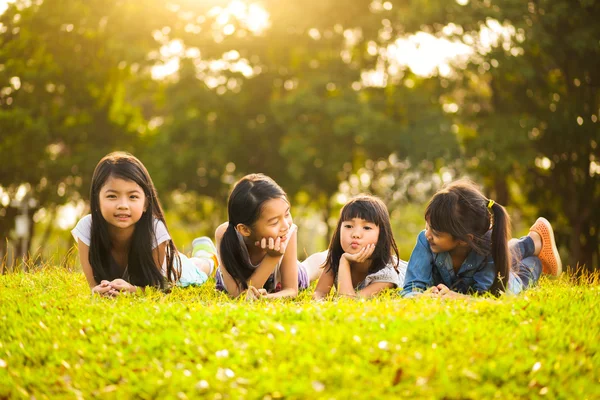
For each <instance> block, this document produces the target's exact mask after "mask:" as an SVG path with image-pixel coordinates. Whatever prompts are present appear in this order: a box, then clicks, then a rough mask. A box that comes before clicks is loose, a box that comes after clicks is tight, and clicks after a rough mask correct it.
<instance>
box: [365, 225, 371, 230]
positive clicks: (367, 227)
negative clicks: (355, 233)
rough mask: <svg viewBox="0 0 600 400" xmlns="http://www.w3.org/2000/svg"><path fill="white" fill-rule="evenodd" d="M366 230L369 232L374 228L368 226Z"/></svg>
mask: <svg viewBox="0 0 600 400" xmlns="http://www.w3.org/2000/svg"><path fill="white" fill-rule="evenodd" d="M364 229H365V230H367V231H368V230H371V229H373V228H372V227H370V226H368V225H367V226H365V227H364Z"/></svg>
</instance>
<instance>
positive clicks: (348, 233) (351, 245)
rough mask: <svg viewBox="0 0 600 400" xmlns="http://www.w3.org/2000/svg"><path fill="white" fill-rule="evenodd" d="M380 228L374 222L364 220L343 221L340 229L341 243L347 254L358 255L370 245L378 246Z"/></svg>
mask: <svg viewBox="0 0 600 400" xmlns="http://www.w3.org/2000/svg"><path fill="white" fill-rule="evenodd" d="M378 239H379V227H378V226H377V225H375V223H373V222H369V221H365V220H364V219H362V218H352V219H351V220H349V221H342V225H341V227H340V242H341V245H342V250H344V252H345V253H349V254H354V253H358V252H359V251H360V249H362V248H363V247H365V246H366V245H368V244H377V240H378Z"/></svg>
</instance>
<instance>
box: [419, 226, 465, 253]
mask: <svg viewBox="0 0 600 400" xmlns="http://www.w3.org/2000/svg"><path fill="white" fill-rule="evenodd" d="M425 237H426V238H427V241H428V242H429V247H431V251H432V252H434V253H446V252H449V251H452V250H454V249H456V248H457V247H458V246H459V245H460V244H461V241H460V240H458V239H455V238H454V237H453V236H452V235H451V234H449V233H447V232H438V231H436V230H433V229H432V228H431V227H430V226H429V223H425Z"/></svg>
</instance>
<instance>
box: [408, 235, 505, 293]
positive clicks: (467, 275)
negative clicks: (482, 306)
mask: <svg viewBox="0 0 600 400" xmlns="http://www.w3.org/2000/svg"><path fill="white" fill-rule="evenodd" d="M495 276H496V267H495V265H494V260H493V258H492V256H491V255H487V256H484V255H481V254H477V253H476V252H474V251H471V252H470V253H469V255H468V256H467V258H466V260H465V261H464V262H463V264H462V265H461V266H460V269H459V270H458V273H455V272H454V268H453V267H452V257H451V256H450V253H447V252H446V253H437V254H436V253H434V252H432V251H431V247H430V246H429V242H428V241H427V238H426V237H425V231H422V232H421V233H419V236H418V237H417V244H416V245H415V248H414V249H413V252H412V254H411V255H410V260H408V267H407V270H406V279H405V281H404V290H402V293H401V294H402V297H412V296H415V295H417V294H418V293H419V292H422V291H425V290H427V289H428V288H430V287H432V286H435V285H438V284H440V283H443V284H444V285H446V286H448V287H449V288H450V289H451V290H454V291H456V292H459V293H484V292H487V291H489V289H490V287H491V286H492V284H493V283H494V278H495Z"/></svg>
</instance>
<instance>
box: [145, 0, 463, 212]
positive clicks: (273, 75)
mask: <svg viewBox="0 0 600 400" xmlns="http://www.w3.org/2000/svg"><path fill="white" fill-rule="evenodd" d="M371 3H372V2H371V1H356V2H352V3H347V2H341V1H337V0H330V1H313V0H311V1H308V2H303V3H290V4H285V5H282V4H281V3H280V2H273V1H265V2H259V3H258V4H260V5H261V6H263V7H264V10H266V11H268V15H269V18H266V17H265V18H264V20H263V26H262V27H261V26H258V27H257V26H253V24H252V23H253V21H254V22H256V20H257V19H259V20H260V18H258V17H260V16H261V15H262V14H260V12H261V11H260V10H262V9H256V8H254V9H253V8H252V7H253V5H250V6H248V5H246V4H245V3H241V2H234V3H231V4H230V5H229V6H227V7H221V8H211V7H212V5H211V6H206V5H205V4H203V3H202V4H201V3H185V4H184V3H182V4H181V7H179V8H177V9H176V10H175V11H174V12H175V13H177V14H178V15H179V16H180V17H181V18H180V20H179V23H178V24H175V26H174V27H173V29H172V30H170V31H169V33H168V38H165V39H164V42H165V43H168V42H171V43H175V42H177V41H179V40H181V42H182V43H183V46H184V47H185V48H186V49H188V51H190V54H191V56H190V57H188V58H187V59H186V58H184V59H183V60H181V63H180V70H179V72H178V73H177V74H175V75H174V76H173V77H172V79H171V82H167V83H165V85H164V91H163V92H162V94H161V100H160V101H159V103H160V104H161V107H160V108H159V109H157V110H156V112H157V116H158V118H159V119H160V121H161V122H162V125H161V126H160V127H159V128H157V134H156V139H157V140H156V142H154V143H155V150H154V152H155V153H156V154H159V153H160V152H161V149H162V148H164V145H165V144H166V143H171V144H174V143H175V145H176V146H178V149H179V151H178V152H177V157H176V159H175V158H174V159H172V160H166V159H165V158H164V157H163V160H162V163H163V164H164V165H165V167H164V168H158V169H162V170H163V171H164V173H165V174H170V173H172V171H177V172H176V173H175V176H177V179H176V180H173V179H171V181H172V182H171V183H172V185H171V186H170V187H172V188H173V187H179V188H187V189H188V190H190V189H192V190H195V191H198V192H199V193H206V194H211V193H212V194H214V195H216V194H217V193H218V194H219V195H221V194H222V193H223V192H224V190H222V189H220V188H219V183H220V182H222V183H225V184H227V185H229V184H230V183H232V181H233V175H235V176H238V177H239V176H240V175H243V174H246V173H250V172H264V173H266V174H268V175H270V176H272V177H273V178H274V179H275V180H276V181H277V182H279V183H280V184H281V185H282V186H283V187H284V188H285V189H286V190H287V191H288V193H289V194H290V195H292V196H295V195H296V194H301V195H300V197H299V198H300V199H304V200H305V201H307V202H309V203H312V204H313V205H314V206H315V207H317V208H318V209H319V210H322V211H323V215H324V217H325V219H326V218H327V217H328V216H329V204H330V198H331V196H332V195H333V194H334V193H335V192H336V191H337V189H338V185H339V183H340V182H341V181H342V180H343V179H345V178H346V177H347V176H348V175H349V174H350V173H351V172H353V171H355V170H356V169H357V168H359V167H360V166H361V165H362V164H363V163H364V161H365V160H366V159H378V158H387V157H388V156H389V155H390V154H391V153H398V154H399V155H400V156H401V157H403V158H409V159H414V160H415V162H418V161H420V160H422V159H423V158H428V159H430V160H432V161H435V164H437V165H438V166H440V165H443V164H444V163H445V160H446V159H453V158H455V157H458V155H459V149H458V142H457V141H456V138H455V135H454V134H453V133H452V132H451V123H450V119H449V118H448V117H447V116H446V115H445V114H444V113H443V112H442V110H441V108H440V105H439V96H440V94H441V93H442V88H441V86H440V84H439V82H438V81H437V80H436V79H427V80H423V79H421V78H418V77H416V76H414V75H411V79H412V86H411V87H410V88H409V87H408V86H404V85H396V86H391V85H390V86H389V87H387V88H386V87H385V86H386V85H385V82H375V83H373V84H370V83H368V82H365V80H364V79H363V76H364V74H365V72H369V71H370V72H371V73H372V74H373V75H376V76H380V77H383V74H381V73H380V72H378V70H377V68H378V63H379V58H378V56H377V53H373V50H372V49H373V46H374V45H373V43H375V42H374V41H377V40H379V39H378V37H379V35H380V30H381V29H382V18H383V16H382V15H379V14H378V13H377V12H374V10H373V9H372V7H371ZM253 10H254V11H253ZM266 11H264V12H265V13H266ZM253 13H254V15H253ZM257 15H258V16H257ZM265 15H267V14H265ZM375 47H376V46H375ZM198 55H199V56H198ZM440 133H441V134H440ZM167 164H168V165H167ZM173 167H175V169H173ZM165 178H167V177H165ZM167 179H168V178H167ZM181 182H185V184H182V183H181ZM227 189H228V188H227ZM223 201H225V198H223Z"/></svg>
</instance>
